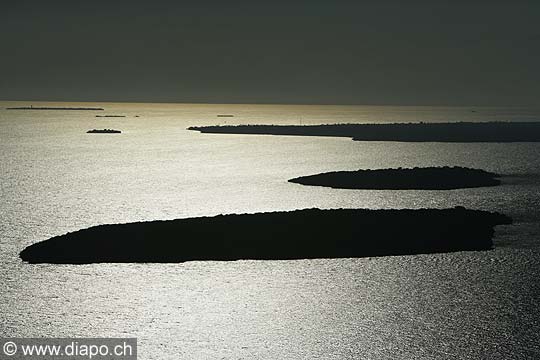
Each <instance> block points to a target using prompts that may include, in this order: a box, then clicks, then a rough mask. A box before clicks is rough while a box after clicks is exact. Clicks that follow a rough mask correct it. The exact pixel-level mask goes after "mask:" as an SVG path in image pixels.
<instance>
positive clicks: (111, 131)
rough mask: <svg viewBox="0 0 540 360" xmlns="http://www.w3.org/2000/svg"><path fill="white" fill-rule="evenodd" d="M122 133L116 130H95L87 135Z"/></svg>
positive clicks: (89, 131)
mask: <svg viewBox="0 0 540 360" xmlns="http://www.w3.org/2000/svg"><path fill="white" fill-rule="evenodd" d="M121 132H122V131H120V130H114V129H93V130H88V131H87V132H86V133H87V134H120V133H121Z"/></svg>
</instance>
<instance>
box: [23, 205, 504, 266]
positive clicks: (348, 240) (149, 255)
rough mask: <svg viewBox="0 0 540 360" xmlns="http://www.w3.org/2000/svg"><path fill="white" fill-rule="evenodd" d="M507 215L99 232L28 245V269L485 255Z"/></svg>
mask: <svg viewBox="0 0 540 360" xmlns="http://www.w3.org/2000/svg"><path fill="white" fill-rule="evenodd" d="M511 223H512V219H511V218H509V217H508V216H505V215H502V214H499V213H492V212H486V211H479V210H467V209H465V208H461V207H458V208H453V209H442V210H437V209H419V210H367V209H336V210H320V209H305V210H296V211H288V212H284V211H282V212H270V213H257V214H242V215H220V216H214V217H199V218H188V219H177V220H167V221H151V222H139V223H130V224H115V225H100V226H95V227H91V228H88V229H84V230H79V231H75V232H72V233H68V234H65V235H61V236H56V237H53V238H51V239H49V240H45V241H42V242H39V243H36V244H33V245H30V246H29V247H27V248H26V249H24V250H23V251H22V252H21V253H20V257H21V259H22V260H23V261H26V262H29V263H56V264H89V263H180V262H185V261H193V260H201V261H204V260H222V261H231V260H241V259H254V260H293V259H315V258H352V257H372V256H388V255H411V254H426V253H440V252H453V251H470V250H489V249H491V248H492V246H493V242H492V237H493V234H494V229H493V228H494V226H496V225H500V224H511Z"/></svg>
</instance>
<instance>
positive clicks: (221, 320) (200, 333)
mask: <svg viewBox="0 0 540 360" xmlns="http://www.w3.org/2000/svg"><path fill="white" fill-rule="evenodd" d="M29 104H30V103H13V102H11V103H8V102H2V103H0V174H1V179H2V181H1V187H0V220H1V221H0V285H1V290H0V336H14V337H23V336H24V337H67V336H74V337H75V336H77V337H97V336H99V337H128V336H133V337H137V338H138V341H139V358H140V359H220V358H226V359H325V360H327V359H353V358H354V359H359V358H360V359H362V358H365V359H435V358H437V359H482V358H489V359H534V358H540V335H539V334H540V306H539V305H540V304H539V299H540V281H539V278H540V225H539V223H540V210H539V209H540V160H539V159H540V144H539V143H510V144H478V143H470V144H445V143H400V142H355V141H351V140H350V139H345V138H322V137H321V138H319V137H279V136H257V135H215V134H200V133H198V132H193V131H187V130H186V128H187V127H188V126H191V125H210V124H212V125H213V124H244V123H257V124H260V123H265V124H320V123H345V122H370V123H371V122H418V121H425V122H429V121H490V120H500V121H533V120H540V109H525V108H481V107H475V108H472V107H467V108H455V107H452V108H446V107H377V106H277V105H264V106H263V105H189V104H184V105H172V104H112V103H111V104H109V103H102V104H82V105H84V106H103V107H105V111H104V112H99V113H97V112H90V111H14V110H5V107H7V106H15V105H19V106H20V105H29ZM33 105H47V106H52V105H55V104H38V103H33ZM56 105H60V106H77V105H81V104H56ZM97 114H112V115H126V117H123V118H97V117H95V115H97ZM218 114H234V117H232V118H220V117H217V115H218ZM136 116H138V117H136ZM93 128H114V129H120V130H122V131H123V133H122V134H120V135H90V134H86V131H87V130H89V129H93ZM442 165H451V166H453V165H459V166H468V167H477V168H482V169H485V170H489V171H495V172H498V173H501V174H504V177H503V178H502V181H503V185H502V186H499V187H494V188H480V189H466V190H452V191H358V190H336V189H326V188H319V187H304V186H302V185H297V184H291V183H287V179H289V178H292V177H297V176H302V175H308V174H313V173H319V172H324V171H331V170H348V169H350V170H353V169H359V168H372V169H373V168H386V167H399V166H401V167H412V166H442ZM456 205H463V206H466V207H469V208H475V209H485V210H493V211H500V212H504V213H506V214H508V215H510V216H512V217H513V218H514V220H515V224H514V225H511V226H500V227H497V228H496V235H495V243H496V248H495V250H493V251H487V252H462V253H453V254H435V255H419V256H396V257H384V258H363V259H325V260H298V261H236V262H188V263H184V264H165V265H157V264H100V265H84V266H70V265H61V266H58V265H29V264H25V263H22V262H21V261H20V260H19V258H18V253H19V252H20V251H21V250H22V249H23V248H24V247H25V246H27V245H29V244H32V243H34V242H37V241H41V240H45V239H47V238H49V237H52V236H54V235H59V234H63V233H66V232H69V231H74V230H77V229H81V228H86V227H89V226H93V225H98V224H105V223H125V222H133V221H145V220H155V219H174V218H185V217H193V216H202V215H216V214H229V213H252V212H261V211H273V210H290V209H299V208H311V207H318V208H421V207H430V208H434V207H437V208H445V207H453V206H456ZM190 241H192V239H190Z"/></svg>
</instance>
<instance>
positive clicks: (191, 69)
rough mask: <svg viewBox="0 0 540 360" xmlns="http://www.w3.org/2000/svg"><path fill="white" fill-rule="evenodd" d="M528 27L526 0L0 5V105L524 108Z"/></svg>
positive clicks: (533, 26) (531, 23)
mask: <svg viewBox="0 0 540 360" xmlns="http://www.w3.org/2000/svg"><path fill="white" fill-rule="evenodd" d="M539 22H540V4H538V3H537V2H533V1H527V0H521V1H515V2H511V3H510V2H504V1H495V2H489V3H488V2H485V1H481V0H476V1H469V2H464V1H456V2H452V3H446V2H443V1H432V2H426V1H421V0H417V1H412V2H408V3H407V4H406V5H403V4H400V3H398V2H396V1H379V2H373V1H367V2H361V3H359V2H351V1H336V2H331V3H327V2H322V1H311V2H306V1H300V2H295V3H294V4H290V3H286V2H281V1H277V2H272V3H262V2H258V3H253V2H247V1H233V2H227V3H226V4H225V3H222V2H205V3H204V4H198V3H195V2H182V3H177V2H172V1H157V2H152V3H151V4H148V3H146V2H139V1H131V2H123V1H119V2H114V3H107V2H103V1H93V2H85V3H77V4H73V3H71V2H67V1H55V2H53V3H49V2H48V3H44V2H38V1H21V2H10V3H9V4H7V5H4V8H3V11H2V13H1V14H0V30H1V31H0V40H1V41H2V44H3V54H2V57H1V58H0V78H1V79H2V81H1V82H0V99H8V100H12V99H23V101H69V102H101V101H107V102H144V103H234V104H314V105H318V104H328V105H426V106H430V105H437V106H490V105H504V106H534V105H537V104H538V98H539V96H540V69H539V68H538V66H537V64H538V63H539V62H540V47H539V46H538V40H539V39H540V28H539V27H538V26H537V24H538V23H539ZM24 99H31V100H24Z"/></svg>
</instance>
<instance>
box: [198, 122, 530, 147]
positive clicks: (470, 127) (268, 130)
mask: <svg viewBox="0 0 540 360" xmlns="http://www.w3.org/2000/svg"><path fill="white" fill-rule="evenodd" d="M188 130H195V131H199V132H201V133H212V134H253V135H293V136H331V137H349V138H352V139H353V140H355V141H404V142H540V122H455V123H423V122H420V123H392V124H335V125H224V126H191V127H189V128H188Z"/></svg>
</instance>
